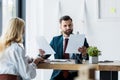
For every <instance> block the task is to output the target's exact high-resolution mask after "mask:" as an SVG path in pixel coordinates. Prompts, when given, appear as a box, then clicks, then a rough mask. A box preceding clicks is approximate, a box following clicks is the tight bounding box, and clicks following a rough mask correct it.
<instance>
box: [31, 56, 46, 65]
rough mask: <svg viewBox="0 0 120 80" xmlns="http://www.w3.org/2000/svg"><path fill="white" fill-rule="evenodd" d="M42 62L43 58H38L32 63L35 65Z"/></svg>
mask: <svg viewBox="0 0 120 80" xmlns="http://www.w3.org/2000/svg"><path fill="white" fill-rule="evenodd" d="M43 61H44V59H43V58H41V57H38V58H36V59H34V61H33V62H34V63H35V64H36V65H37V64H38V63H40V62H43Z"/></svg>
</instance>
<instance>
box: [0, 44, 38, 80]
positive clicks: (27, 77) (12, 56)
mask: <svg viewBox="0 0 120 80" xmlns="http://www.w3.org/2000/svg"><path fill="white" fill-rule="evenodd" d="M35 69H36V65H35V64H34V63H30V64H28V61H27V58H26V57H25V51H24V49H23V48H22V47H21V46H20V45H19V44H18V43H12V44H11V46H9V47H8V48H7V49H6V50H5V51H4V52H3V53H0V74H13V75H18V76H20V77H21V78H22V80H31V79H32V78H34V77H35V76H36V70H35Z"/></svg>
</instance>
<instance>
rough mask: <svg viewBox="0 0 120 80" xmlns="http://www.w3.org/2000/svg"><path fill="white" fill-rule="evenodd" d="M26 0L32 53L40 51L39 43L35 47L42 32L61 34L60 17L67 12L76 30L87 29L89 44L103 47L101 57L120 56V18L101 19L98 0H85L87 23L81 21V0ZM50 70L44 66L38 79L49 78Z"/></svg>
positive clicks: (28, 36) (28, 44)
mask: <svg viewBox="0 0 120 80" xmlns="http://www.w3.org/2000/svg"><path fill="white" fill-rule="evenodd" d="M59 2H60V3H59ZM26 3H27V14H26V15H27V18H26V19H27V20H26V21H27V26H26V35H27V36H26V37H27V38H26V39H27V41H26V45H27V52H28V53H29V55H31V56H33V55H34V56H36V55H37V54H36V53H35V48H36V47H33V46H35V45H34V43H33V42H34V41H35V39H36V37H39V36H40V35H43V36H45V38H46V39H47V41H48V42H50V40H51V39H52V37H53V36H55V35H58V34H60V30H59V23H58V19H59V17H60V16H62V15H66V14H68V15H70V16H71V17H72V18H73V21H74V27H75V30H74V33H76V32H77V31H79V32H80V33H85V34H86V37H87V40H88V42H89V45H95V46H97V47H98V48H99V49H100V50H101V51H102V56H100V58H99V60H120V58H119V56H120V54H119V53H120V51H119V45H120V42H119V41H120V37H119V36H118V34H120V27H119V26H120V20H115V19H114V20H109V19H107V20H105V19H98V17H97V16H98V14H97V11H98V9H97V0H86V22H85V23H87V24H86V25H84V23H82V22H81V19H82V18H81V11H79V10H81V8H80V7H81V5H80V4H81V0H37V1H36V2H35V0H29V1H28V2H26ZM119 8H120V7H119ZM51 72H52V71H51V70H44V71H43V70H41V71H39V73H38V76H37V77H36V79H35V80H39V79H40V78H41V79H40V80H49V78H50V74H51ZM47 75H48V76H47ZM46 76H47V77H46Z"/></svg>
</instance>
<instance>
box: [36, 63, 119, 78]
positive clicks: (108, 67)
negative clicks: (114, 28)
mask: <svg viewBox="0 0 120 80" xmlns="http://www.w3.org/2000/svg"><path fill="white" fill-rule="evenodd" d="M83 66H94V67H95V68H96V70H98V71H108V72H107V73H105V74H103V76H105V75H106V76H107V79H105V80H118V76H117V75H118V74H116V72H115V73H114V72H113V71H120V62H108V63H107V62H106V63H98V64H89V63H85V64H75V63H73V62H55V63H53V62H52V63H51V62H50V63H40V64H38V66H37V67H38V69H56V70H79V69H80V68H81V67H83ZM112 73H113V74H112ZM111 76H112V77H111ZM100 78H102V75H100Z"/></svg>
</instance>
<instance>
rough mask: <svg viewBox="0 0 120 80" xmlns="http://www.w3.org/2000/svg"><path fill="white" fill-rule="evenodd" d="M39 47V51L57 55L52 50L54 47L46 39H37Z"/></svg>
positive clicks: (41, 37)
mask: <svg viewBox="0 0 120 80" xmlns="http://www.w3.org/2000/svg"><path fill="white" fill-rule="evenodd" d="M37 45H38V49H43V50H44V51H45V53H46V54H55V51H54V50H53V49H52V47H51V46H50V45H49V43H48V42H47V40H46V39H45V37H43V36H40V37H39V38H38V39H37Z"/></svg>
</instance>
